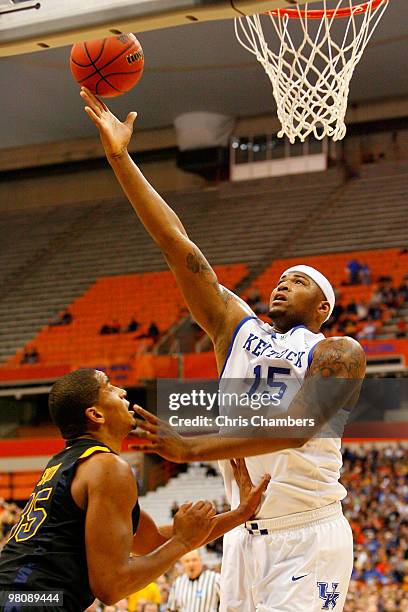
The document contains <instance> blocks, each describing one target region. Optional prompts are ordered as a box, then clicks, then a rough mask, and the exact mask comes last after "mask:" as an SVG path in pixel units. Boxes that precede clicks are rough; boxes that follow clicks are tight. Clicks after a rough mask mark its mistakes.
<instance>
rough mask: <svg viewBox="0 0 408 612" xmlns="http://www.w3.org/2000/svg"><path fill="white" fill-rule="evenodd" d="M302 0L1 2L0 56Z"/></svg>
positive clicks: (291, 3) (26, 0)
mask: <svg viewBox="0 0 408 612" xmlns="http://www.w3.org/2000/svg"><path fill="white" fill-rule="evenodd" d="M305 2H306V0H269V1H265V0H0V57H2V56H3V57H4V56H8V55H17V54H20V53H30V52H33V51H40V50H42V49H49V48H54V47H62V46H65V45H70V44H72V43H74V42H77V41H80V40H90V39H94V38H104V37H106V36H112V35H113V34H118V33H119V34H120V33H123V32H135V33H137V32H143V31H146V30H154V29H159V28H167V27H172V26H178V25H183V24H191V23H194V22H197V21H210V20H217V19H232V18H234V17H242V16H243V15H251V14H254V13H260V12H263V11H266V10H272V9H275V8H288V7H292V8H293V6H294V5H296V4H299V5H300V4H305Z"/></svg>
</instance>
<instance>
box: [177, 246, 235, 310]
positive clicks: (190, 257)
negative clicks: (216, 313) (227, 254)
mask: <svg viewBox="0 0 408 612" xmlns="http://www.w3.org/2000/svg"><path fill="white" fill-rule="evenodd" d="M186 266H187V269H188V270H190V271H191V272H192V273H193V274H199V275H200V276H201V277H202V278H203V279H204V280H205V281H207V282H208V284H209V285H211V287H212V288H213V289H214V291H215V292H216V293H217V295H219V296H220V297H221V298H222V300H223V301H224V304H225V305H227V304H228V302H229V301H230V300H231V299H232V296H231V295H230V294H229V293H228V292H226V291H223V290H222V288H221V286H220V284H219V282H218V280H217V278H216V276H215V272H214V270H213V269H212V268H211V266H210V264H209V263H208V262H207V260H206V259H205V257H204V256H203V255H202V254H201V253H200V252H199V251H195V252H194V251H192V252H190V253H188V254H187V257H186ZM214 279H215V280H214Z"/></svg>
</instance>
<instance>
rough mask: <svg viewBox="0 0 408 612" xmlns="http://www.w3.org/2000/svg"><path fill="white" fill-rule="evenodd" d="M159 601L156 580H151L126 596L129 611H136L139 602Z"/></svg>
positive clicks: (157, 602) (156, 602)
mask: <svg viewBox="0 0 408 612" xmlns="http://www.w3.org/2000/svg"><path fill="white" fill-rule="evenodd" d="M160 601H161V595H160V589H159V587H158V585H157V583H156V582H151V583H150V584H148V585H147V586H146V587H145V588H144V589H141V590H140V591H138V592H137V593H134V594H133V595H130V597H129V598H128V606H129V612H136V611H137V608H138V604H139V603H143V604H145V603H155V604H159V603H160Z"/></svg>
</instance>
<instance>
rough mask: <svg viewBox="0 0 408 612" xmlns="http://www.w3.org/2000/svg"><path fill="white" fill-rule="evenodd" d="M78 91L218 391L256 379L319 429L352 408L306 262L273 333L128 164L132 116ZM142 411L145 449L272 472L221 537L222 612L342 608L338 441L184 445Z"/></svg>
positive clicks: (345, 530)
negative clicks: (210, 363) (169, 276)
mask: <svg viewBox="0 0 408 612" xmlns="http://www.w3.org/2000/svg"><path fill="white" fill-rule="evenodd" d="M81 96H82V98H83V99H84V101H85V103H86V107H85V110H86V112H87V114H88V115H89V117H90V118H91V119H92V121H93V122H94V123H95V125H96V126H97V127H98V129H99V132H100V136H101V140H102V144H103V146H104V149H105V153H106V156H107V158H108V161H109V163H110V165H111V167H112V169H113V170H114V172H115V175H116V177H117V179H118V181H119V183H120V184H121V186H122V188H123V190H124V192H125V193H126V195H127V196H128V198H129V200H130V202H131V204H132V206H133V208H134V210H135V212H136V214H137V215H138V216H139V218H140V220H141V222H142V223H143V225H144V226H145V228H146V229H147V231H148V232H149V233H150V234H151V236H152V238H153V240H154V241H155V242H156V243H157V245H158V246H159V248H160V249H161V250H162V252H163V254H164V256H165V257H166V260H167V262H168V264H169V266H170V268H171V270H172V271H173V273H174V275H175V277H176V279H177V282H178V285H179V287H180V289H181V290H182V292H183V295H184V298H185V300H186V302H187V304H188V307H189V309H190V311H191V313H192V315H193V317H194V318H195V320H196V321H197V322H198V323H199V325H201V327H202V328H203V329H204V330H205V331H206V332H207V333H208V335H209V336H210V338H211V339H212V341H213V344H214V349H215V355H216V360H217V366H218V370H219V373H220V377H221V385H225V386H226V387H227V388H228V384H229V382H228V381H230V380H231V379H240V380H241V381H245V380H246V381H248V380H250V382H251V388H255V387H257V386H258V385H259V384H263V383H265V384H266V386H269V387H271V388H272V389H274V390H275V391H276V389H278V390H279V393H280V394H281V397H280V400H281V407H282V408H283V409H284V410H285V409H286V410H288V411H289V413H292V414H293V415H303V416H307V415H308V414H317V415H319V414H320V415H321V418H320V422H319V427H321V426H322V424H323V423H324V422H326V421H328V420H329V419H330V418H331V417H333V416H334V415H335V416H336V418H337V420H340V421H342V422H343V423H344V422H345V420H346V419H347V413H346V411H345V409H347V408H349V407H350V405H351V404H352V403H353V400H354V399H355V397H356V393H358V391H359V387H360V384H361V381H362V379H363V377H364V373H365V355H364V352H363V350H362V348H361V346H360V345H359V344H358V343H357V342H355V341H354V340H352V339H351V338H327V339H326V338H324V336H323V334H321V333H320V328H321V325H322V324H323V322H324V321H325V320H326V319H327V318H328V317H329V316H330V313H331V311H332V309H333V307H334V292H333V289H332V287H331V285H330V283H329V281H328V280H327V279H326V278H325V277H324V276H323V275H322V274H320V272H318V271H317V270H315V269H313V268H310V267H308V266H297V267H295V268H291V269H288V270H286V271H285V272H284V273H283V274H282V276H281V278H280V280H279V282H278V284H277V287H276V288H275V289H274V290H273V291H272V294H271V299H270V316H271V319H272V320H273V327H271V326H269V325H267V324H264V323H262V322H261V321H260V320H259V319H257V318H256V316H255V315H254V313H253V312H252V311H251V310H250V309H249V308H248V306H247V305H246V304H245V303H244V302H243V301H242V300H241V299H239V298H238V297H237V296H235V295H234V294H233V293H231V292H230V291H228V290H227V289H225V288H224V287H222V286H221V285H220V284H219V282H218V280H217V277H216V275H215V273H214V271H213V270H212V268H211V267H210V265H209V264H208V262H207V260H206V259H205V257H204V256H203V254H202V253H201V252H200V250H199V249H198V248H197V246H196V245H195V244H193V243H192V242H191V241H190V239H189V238H188V236H187V233H186V231H185V229H184V227H183V225H182V224H181V221H180V220H179V219H178V217H177V216H176V214H175V213H174V212H173V211H172V210H171V209H170V207H169V206H168V205H167V204H166V203H165V202H164V201H163V199H162V198H161V197H160V195H158V194H157V193H156V191H155V190H154V189H153V187H152V186H151V185H150V184H149V183H148V182H147V181H146V179H145V178H144V177H143V175H142V174H141V172H140V170H139V169H138V168H137V166H136V165H135V164H134V163H133V161H132V160H131V158H130V156H129V154H128V152H127V145H128V143H129V140H130V138H131V135H132V129H133V122H134V120H135V117H136V113H130V114H129V115H128V117H127V119H126V120H125V122H124V123H121V122H120V121H119V120H118V119H117V118H116V117H114V115H112V113H110V111H109V109H108V108H107V107H106V105H105V104H104V103H103V102H101V101H99V100H98V99H97V98H95V97H94V96H92V94H90V93H89V92H88V91H84V90H82V92H81ZM272 239H273V238H272ZM277 373H278V374H279V376H280V379H278V381H277V380H276V376H275V375H276V374H277ZM285 378H286V380H287V381H291V382H292V381H293V383H292V384H291V385H290V386H291V389H292V393H288V394H286V392H285V389H286V387H288V386H289V385H286V383H285V382H284V380H285ZM316 381H317V382H320V381H323V382H329V384H330V387H331V388H332V389H333V393H332V394H329V396H328V395H327V394H326V393H325V392H323V393H320V392H319V387H317V389H316V384H315V383H316ZM345 381H346V383H347V384H345V385H344V384H342V383H344V382H345ZM323 386H324V388H325V389H326V386H325V385H323ZM293 389H296V390H297V392H296V395H295V396H294V394H293ZM248 391H249V387H248ZM140 414H142V415H143V416H144V417H145V418H146V419H147V420H146V422H144V423H143V422H141V423H140V425H141V426H142V427H143V428H144V429H145V430H146V433H145V437H146V438H148V439H149V440H150V441H151V442H152V443H153V445H152V446H151V447H150V449H151V450H154V451H156V452H158V453H160V454H161V455H162V456H165V457H167V458H169V459H172V460H175V461H186V460H187V461H189V460H197V459H199V460H207V459H228V458H231V457H234V456H239V457H253V458H251V459H246V464H247V467H248V471H249V474H250V476H251V478H252V480H253V481H255V482H256V481H257V479H258V478H259V477H260V475H261V474H263V473H264V472H265V471H267V472H268V473H270V474H271V477H272V478H271V482H270V484H269V486H268V490H267V492H266V495H265V499H264V501H263V504H262V506H261V508H260V510H259V512H258V513H257V517H256V520H254V521H251V522H250V523H248V524H247V525H246V528H238V529H236V530H234V531H232V532H231V533H230V534H229V535H228V536H227V537H226V538H224V558H223V569H222V583H221V597H222V605H221V608H222V610H224V611H228V612H253V611H254V610H257V611H263V612H266V611H271V612H298V611H299V610H305V611H307V612H315V611H317V610H321V609H329V606H330V608H334V607H336V609H337V610H339V611H340V610H341V609H342V608H343V605H344V601H345V598H346V593H347V588H348V584H349V580H350V575H351V570H352V561H353V550H352V535H351V529H350V527H349V525H348V523H347V521H346V520H345V518H344V516H343V514H342V511H341V504H340V500H341V499H343V498H344V497H345V495H346V491H345V489H344V488H343V486H342V485H341V484H340V483H339V482H338V479H339V474H340V468H341V453H340V439H339V437H338V434H337V435H336V434H333V435H332V436H331V437H330V435H329V436H328V437H323V438H314V437H313V436H314V434H315V433H316V430H317V429H318V427H317V429H314V430H311V431H310V433H309V434H307V433H304V432H303V434H302V436H301V437H300V438H299V437H296V438H288V437H286V438H285V437H282V438H275V437H270V438H263V439H261V438H259V437H248V438H241V437H237V438H230V437H220V436H203V437H199V438H197V437H196V438H194V439H193V440H191V439H190V440H189V439H185V438H182V437H181V436H178V435H177V434H176V433H175V432H174V431H173V430H172V429H171V428H170V427H168V426H167V425H165V424H164V423H162V422H161V421H159V420H158V419H156V418H155V417H152V416H149V415H148V414H147V413H146V412H144V411H140ZM274 451H280V452H274ZM266 453H269V454H266ZM260 455H264V456H260ZM222 471H223V475H224V481H225V486H226V491H227V495H228V496H229V499H230V501H231V504H232V507H235V506H236V504H237V503H238V500H239V491H238V488H237V486H236V483H235V481H234V477H233V473H232V471H231V470H230V468H229V466H228V464H226V463H223V464H222Z"/></svg>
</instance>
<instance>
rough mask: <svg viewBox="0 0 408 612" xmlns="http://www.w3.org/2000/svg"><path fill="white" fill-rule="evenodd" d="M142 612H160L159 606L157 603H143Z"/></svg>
mask: <svg viewBox="0 0 408 612" xmlns="http://www.w3.org/2000/svg"><path fill="white" fill-rule="evenodd" d="M143 612H160V611H159V605H158V604H157V603H151V602H148V603H145V604H144V606H143Z"/></svg>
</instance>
